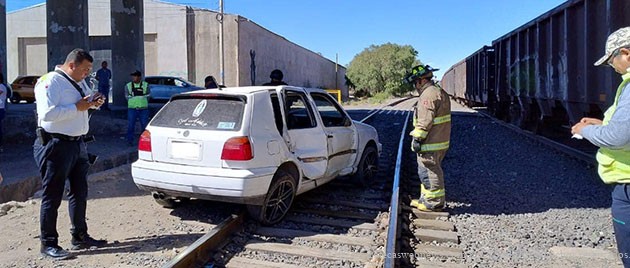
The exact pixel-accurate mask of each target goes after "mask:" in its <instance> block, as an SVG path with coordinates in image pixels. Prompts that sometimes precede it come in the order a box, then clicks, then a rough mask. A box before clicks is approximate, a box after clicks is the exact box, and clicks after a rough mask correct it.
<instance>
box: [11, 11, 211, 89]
mask: <svg viewBox="0 0 630 268" xmlns="http://www.w3.org/2000/svg"><path fill="white" fill-rule="evenodd" d="M144 5H145V19H144V29H145V37H144V40H145V43H144V47H145V49H144V54H145V58H146V60H145V73H146V75H158V74H163V75H175V76H181V77H184V78H186V77H187V75H188V68H187V61H186V51H187V50H186V34H185V31H182V30H181V29H185V27H186V20H185V18H186V16H185V14H186V8H185V7H184V6H180V5H174V4H167V3H162V2H154V1H150V0H145V2H144ZM88 8H89V10H88V13H89V33H90V36H91V37H92V39H94V37H100V38H102V37H109V36H110V34H111V22H110V19H109V18H110V10H111V9H110V3H109V0H90V1H89V2H88ZM160 36H162V38H160ZM42 40H43V41H42ZM108 41H109V40H108ZM46 49H47V45H46V6H45V5H44V4H41V5H37V6H34V7H31V8H27V9H22V10H19V11H16V12H12V13H9V14H7V51H9V53H7V56H8V57H7V62H8V64H7V79H6V80H7V81H8V82H11V81H13V80H14V79H15V78H16V77H17V76H19V75H41V74H44V73H46V72H47V71H48V70H47V66H46V62H47V57H46ZM102 50H103V49H100V48H99V49H97V50H95V51H94V53H96V54H98V59H95V62H96V64H95V66H94V68H95V69H94V71H96V70H97V69H98V68H100V62H101V61H103V60H107V61H108V62H109V63H110V66H109V68H110V69H113V68H116V66H112V65H111V53H109V52H103V51H102ZM11 52H17V53H11ZM68 52H70V51H68ZM106 56H109V58H107V57H106ZM202 79H203V78H202Z"/></svg>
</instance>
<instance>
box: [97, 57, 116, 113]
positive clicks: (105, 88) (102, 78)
mask: <svg viewBox="0 0 630 268" xmlns="http://www.w3.org/2000/svg"><path fill="white" fill-rule="evenodd" d="M110 79H112V71H111V70H109V69H107V61H103V62H101V69H99V70H98V71H96V80H98V92H100V93H101V94H103V96H105V98H109V80H110ZM108 102H109V101H106V102H105V103H103V107H101V109H102V110H105V111H109V104H108Z"/></svg>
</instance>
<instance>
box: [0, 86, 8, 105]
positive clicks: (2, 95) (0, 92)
mask: <svg viewBox="0 0 630 268" xmlns="http://www.w3.org/2000/svg"><path fill="white" fill-rule="evenodd" d="M7 91H8V90H7V87H6V86H5V85H4V84H0V109H4V108H5V106H4V105H5V102H6V100H7Z"/></svg>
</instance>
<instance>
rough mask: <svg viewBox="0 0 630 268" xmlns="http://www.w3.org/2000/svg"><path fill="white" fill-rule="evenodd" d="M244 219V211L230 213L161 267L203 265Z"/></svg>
mask: <svg viewBox="0 0 630 268" xmlns="http://www.w3.org/2000/svg"><path fill="white" fill-rule="evenodd" d="M244 221H245V213H244V212H240V213H238V214H235V215H231V216H230V217H228V218H227V219H225V220H223V221H222V222H221V223H220V224H219V225H217V226H215V227H214V228H212V230H210V231H209V232H208V233H206V234H205V235H204V236H202V237H201V238H199V239H197V241H195V242H194V243H192V244H191V245H190V246H188V247H187V248H186V249H185V250H184V251H182V252H181V253H179V254H178V255H177V256H175V258H173V259H172V260H170V261H169V262H167V263H166V264H164V265H163V266H162V268H189V267H203V266H204V264H205V263H207V262H208V260H209V259H210V257H211V254H212V253H213V252H214V251H216V250H217V249H218V248H220V247H222V246H223V244H224V243H226V242H227V241H229V239H228V237H229V236H231V235H232V234H234V233H236V232H238V231H239V230H241V229H242V228H243V222H244Z"/></svg>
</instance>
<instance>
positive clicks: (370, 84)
mask: <svg viewBox="0 0 630 268" xmlns="http://www.w3.org/2000/svg"><path fill="white" fill-rule="evenodd" d="M417 56H418V52H417V51H416V50H415V49H414V48H413V47H412V46H410V45H404V46H401V45H397V44H391V43H387V44H383V45H378V46H377V45H371V46H370V47H368V48H366V49H365V50H363V51H362V52H361V53H359V54H357V55H356V56H355V57H354V59H352V61H351V62H350V64H349V65H348V68H347V71H346V75H347V76H348V78H349V80H351V81H352V83H353V84H354V85H355V88H356V89H357V90H364V91H367V92H368V93H369V94H370V95H372V96H374V95H376V94H377V93H384V94H385V95H386V96H400V95H403V94H404V93H407V92H410V91H412V90H413V87H412V86H411V85H407V84H403V83H402V79H403V78H404V76H405V74H406V72H408V71H409V70H411V68H412V67H413V66H415V65H418V64H421V63H420V61H419V60H418V59H417V58H416V57H417Z"/></svg>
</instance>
